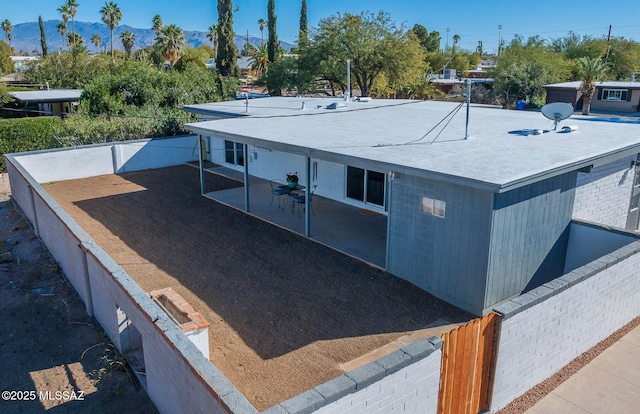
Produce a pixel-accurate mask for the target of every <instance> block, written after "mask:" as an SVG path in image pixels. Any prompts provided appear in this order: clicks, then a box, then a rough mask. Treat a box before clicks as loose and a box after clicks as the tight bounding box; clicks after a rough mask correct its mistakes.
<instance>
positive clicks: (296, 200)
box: [290, 185, 317, 218]
mask: <svg viewBox="0 0 640 414" xmlns="http://www.w3.org/2000/svg"><path fill="white" fill-rule="evenodd" d="M316 187H317V185H314V186H313V190H312V191H311V193H309V204H311V214H315V212H314V211H313V203H311V200H312V199H313V193H314V192H315V191H316ZM290 198H291V214H294V213H293V209H294V208H295V206H298V217H301V218H302V213H301V211H302V212H304V208H305V203H306V202H307V200H306V197H305V195H304V194H295V195H293V194H292V195H291V197H290Z"/></svg>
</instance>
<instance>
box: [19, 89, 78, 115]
mask: <svg viewBox="0 0 640 414" xmlns="http://www.w3.org/2000/svg"><path fill="white" fill-rule="evenodd" d="M9 94H10V95H11V96H13V97H14V98H15V99H16V101H18V103H19V104H20V105H21V106H24V107H27V109H32V110H38V111H40V115H45V116H47V115H58V116H63V115H64V114H65V113H68V112H69V111H70V109H71V107H72V106H73V105H77V104H78V102H79V101H80V95H82V90H81V89H51V90H46V91H27V92H9Z"/></svg>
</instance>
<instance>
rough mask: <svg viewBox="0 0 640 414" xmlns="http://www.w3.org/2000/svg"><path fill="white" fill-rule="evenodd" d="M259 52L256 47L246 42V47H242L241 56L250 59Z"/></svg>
mask: <svg viewBox="0 0 640 414" xmlns="http://www.w3.org/2000/svg"><path fill="white" fill-rule="evenodd" d="M257 50H258V49H257V48H256V47H255V46H254V45H252V44H251V43H249V42H245V44H244V46H243V47H242V52H241V53H240V54H241V55H242V56H249V57H251V56H253V55H254V54H255V53H256V51H257Z"/></svg>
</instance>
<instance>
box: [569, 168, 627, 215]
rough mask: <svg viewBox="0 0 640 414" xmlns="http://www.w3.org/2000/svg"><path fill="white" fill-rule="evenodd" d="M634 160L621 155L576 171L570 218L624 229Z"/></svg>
mask: <svg viewBox="0 0 640 414" xmlns="http://www.w3.org/2000/svg"><path fill="white" fill-rule="evenodd" d="M635 159H636V157H635V156H633V157H628V158H623V159H621V160H618V161H614V162H611V163H609V164H606V165H602V166H599V167H596V168H594V169H593V170H591V172H590V173H578V178H577V180H576V193H575V204H574V207H573V218H578V219H583V220H588V221H593V222H596V223H602V224H606V225H609V226H614V227H618V228H625V226H626V224H627V214H628V213H629V203H630V201H631V188H632V186H633V179H634V168H632V167H631V161H633V160H635Z"/></svg>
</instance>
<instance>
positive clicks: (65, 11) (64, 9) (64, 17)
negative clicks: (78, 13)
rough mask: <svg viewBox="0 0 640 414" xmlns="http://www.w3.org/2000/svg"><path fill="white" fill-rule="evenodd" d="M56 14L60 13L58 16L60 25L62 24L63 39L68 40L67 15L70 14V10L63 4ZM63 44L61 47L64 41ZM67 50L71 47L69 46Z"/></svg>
mask: <svg viewBox="0 0 640 414" xmlns="http://www.w3.org/2000/svg"><path fill="white" fill-rule="evenodd" d="M57 10H58V12H60V16H62V23H64V35H63V36H64V37H65V38H67V39H68V36H67V33H68V31H69V14H70V13H71V10H69V5H68V4H67V3H65V4H63V5H62V6H60V7H59V8H58V9H57ZM62 43H63V47H64V41H63V42H62ZM69 49H71V45H70V44H69Z"/></svg>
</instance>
